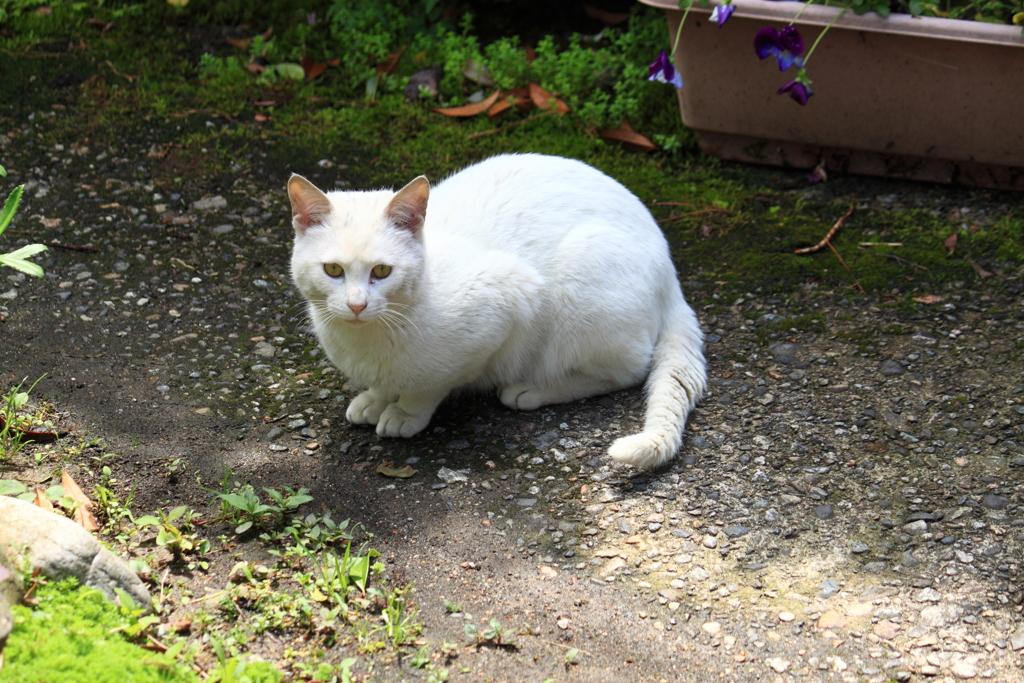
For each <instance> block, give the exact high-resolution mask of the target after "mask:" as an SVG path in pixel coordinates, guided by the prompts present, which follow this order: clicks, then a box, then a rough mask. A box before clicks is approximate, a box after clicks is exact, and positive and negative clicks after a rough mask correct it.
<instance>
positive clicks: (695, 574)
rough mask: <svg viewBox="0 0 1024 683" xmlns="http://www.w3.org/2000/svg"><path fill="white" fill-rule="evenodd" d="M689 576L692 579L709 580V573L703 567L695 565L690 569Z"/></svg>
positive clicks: (696, 580) (695, 580)
mask: <svg viewBox="0 0 1024 683" xmlns="http://www.w3.org/2000/svg"><path fill="white" fill-rule="evenodd" d="M687 576H688V577H690V581H693V582H695V583H700V582H701V581H707V580H708V576H709V574H708V571H707V570H706V569H704V568H703V567H694V568H693V569H691V570H690V572H689V573H688V574H687Z"/></svg>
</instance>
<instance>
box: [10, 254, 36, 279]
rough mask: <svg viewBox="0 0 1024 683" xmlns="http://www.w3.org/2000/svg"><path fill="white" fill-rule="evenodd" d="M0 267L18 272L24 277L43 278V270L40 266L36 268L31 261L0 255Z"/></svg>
mask: <svg viewBox="0 0 1024 683" xmlns="http://www.w3.org/2000/svg"><path fill="white" fill-rule="evenodd" d="M0 265H4V266H7V267H9V268H14V269H15V270H20V271H21V272H23V273H25V274H26V275H31V276H33V277H42V276H43V269H42V267H41V266H37V265H36V264H34V263H32V262H31V261H26V260H25V259H19V258H11V257H10V256H4V255H2V254H0Z"/></svg>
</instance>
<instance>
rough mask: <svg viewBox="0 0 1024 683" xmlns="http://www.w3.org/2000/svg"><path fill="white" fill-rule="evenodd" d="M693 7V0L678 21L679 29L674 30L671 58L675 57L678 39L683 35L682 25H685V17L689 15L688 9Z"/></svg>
mask: <svg viewBox="0 0 1024 683" xmlns="http://www.w3.org/2000/svg"><path fill="white" fill-rule="evenodd" d="M691 7H693V0H691V2H690V4H689V5H687V6H686V9H685V10H683V18H682V19H680V20H679V28H677V29H676V39H675V40H674V41H673V42H672V56H673V57H675V54H676V48H677V47H679V38H680V36H682V35H683V24H685V23H686V17H687V15H688V14H689V13H690V8H691Z"/></svg>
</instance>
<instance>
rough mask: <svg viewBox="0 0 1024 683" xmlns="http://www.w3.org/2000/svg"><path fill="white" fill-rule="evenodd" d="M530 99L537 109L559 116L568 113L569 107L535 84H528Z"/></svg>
mask: <svg viewBox="0 0 1024 683" xmlns="http://www.w3.org/2000/svg"><path fill="white" fill-rule="evenodd" d="M530 99H531V100H533V103H534V104H536V105H537V108H538V109H542V110H544V111H553V112H555V113H556V114H558V115H559V116H562V115H563V114H567V113H569V106H568V105H567V104H566V103H565V102H563V101H562V100H560V99H558V98H557V97H555V96H554V95H552V94H551V93H549V92H548V91H547V90H545V89H544V88H542V87H540V86H539V85H537V84H536V83H530Z"/></svg>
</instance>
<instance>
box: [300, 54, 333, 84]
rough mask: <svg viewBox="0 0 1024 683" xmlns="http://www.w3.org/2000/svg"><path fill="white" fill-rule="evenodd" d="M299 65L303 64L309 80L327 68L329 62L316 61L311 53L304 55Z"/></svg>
mask: <svg viewBox="0 0 1024 683" xmlns="http://www.w3.org/2000/svg"><path fill="white" fill-rule="evenodd" d="M299 65H300V66H302V70H303V72H305V74H306V80H307V81H309V80H312V79H314V78H316V77H317V76H319V75H320V74H322V73H323V72H324V71H325V70H326V69H327V62H314V61H313V58H312V57H310V56H309V55H307V56H305V57H303V58H302V60H301V61H300V62H299Z"/></svg>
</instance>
